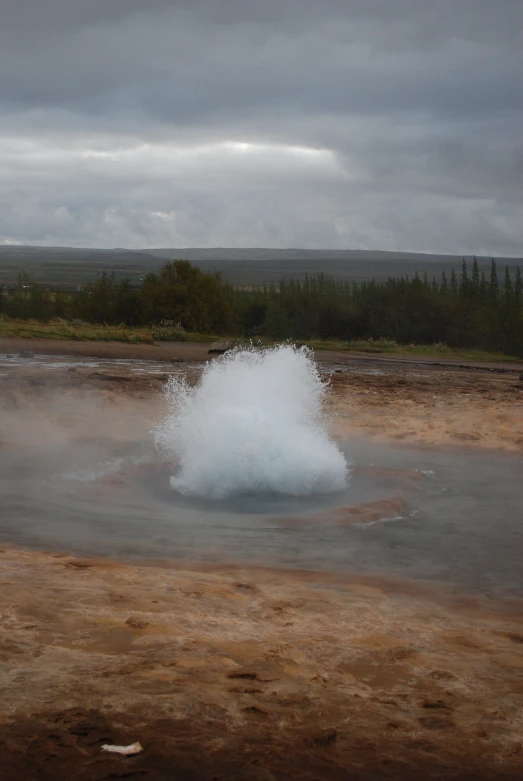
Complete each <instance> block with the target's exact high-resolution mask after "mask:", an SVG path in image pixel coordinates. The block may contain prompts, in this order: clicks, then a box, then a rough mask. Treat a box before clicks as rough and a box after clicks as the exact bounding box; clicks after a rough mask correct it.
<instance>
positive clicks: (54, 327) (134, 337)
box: [0, 319, 154, 344]
mask: <svg viewBox="0 0 523 781" xmlns="http://www.w3.org/2000/svg"><path fill="white" fill-rule="evenodd" d="M14 336H16V337H21V338H22V339H75V340H79V341H87V340H92V341H97V342H100V341H102V342H127V343H129V344H154V341H153V336H152V333H151V331H150V329H148V328H127V327H125V326H105V325H101V326H97V325H90V324H89V323H81V324H77V323H68V322H66V321H64V320H59V321H54V322H51V323H41V322H39V321H38V320H2V319H0V337H14Z"/></svg>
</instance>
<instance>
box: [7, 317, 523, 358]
mask: <svg viewBox="0 0 523 781" xmlns="http://www.w3.org/2000/svg"><path fill="white" fill-rule="evenodd" d="M155 335H156V333H155V329H153V330H151V329H149V328H127V327H126V326H123V325H121V326H108V325H92V324H91V323H85V322H82V321H77V320H73V321H67V320H53V321H52V322H49V323H41V322H39V321H38V320H9V319H5V318H1V317H0V337H2V336H4V337H9V336H17V337H22V338H24V339H74V340H78V341H82V340H85V341H86V340H92V341H99V342H126V343H128V344H154V338H155ZM223 340H230V341H232V342H234V343H235V344H242V345H243V344H249V343H250V340H249V339H246V338H241V337H235V336H224V335H223V334H222V335H219V334H200V333H189V332H185V333H184V334H183V337H182V338H181V339H179V341H183V342H193V343H209V342H215V341H223ZM255 341H256V342H261V343H262V344H263V345H265V346H270V345H273V344H276V342H275V341H273V340H271V339H267V338H265V337H260V338H256V340H255ZM296 344H299V345H303V344H306V345H307V346H308V347H311V348H312V349H313V350H335V351H339V352H354V353H358V352H359V353H365V354H368V355H372V354H374V355H377V356H378V355H391V356H397V357H402V356H404V357H409V356H412V357H418V358H429V359H435V360H438V359H439V360H443V361H445V360H457V361H480V362H481V361H485V362H487V361H488V362H491V363H494V362H507V363H508V362H511V361H521V358H517V357H516V356H514V355H504V354H503V353H496V352H487V351H486V350H479V349H474V348H454V347H448V346H447V345H445V344H441V343H438V344H408V345H405V344H397V343H396V342H394V341H389V340H385V339H374V340H373V339H368V340H363V339H360V340H352V341H349V342H343V341H339V340H325V341H324V340H319V339H313V340H310V341H307V342H303V341H299V342H296Z"/></svg>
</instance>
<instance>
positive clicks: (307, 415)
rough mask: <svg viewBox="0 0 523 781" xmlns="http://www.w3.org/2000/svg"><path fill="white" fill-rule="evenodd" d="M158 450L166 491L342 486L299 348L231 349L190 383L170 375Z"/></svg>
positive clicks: (339, 463) (319, 387)
mask: <svg viewBox="0 0 523 781" xmlns="http://www.w3.org/2000/svg"><path fill="white" fill-rule="evenodd" d="M166 393H167V399H168V402H169V406H170V414H169V415H168V416H167V418H166V419H165V420H164V421H163V422H162V423H161V424H160V425H159V426H158V427H157V428H156V430H155V439H156V443H157V445H158V447H160V448H161V450H162V451H163V452H164V453H165V454H166V455H167V456H168V457H169V458H170V459H171V460H172V462H173V464H174V465H175V466H176V467H177V472H176V475H175V476H174V477H172V478H171V485H172V487H173V488H174V489H176V490H177V491H179V492H180V493H182V494H185V495H188V496H198V497H203V498H210V499H221V498H224V497H226V496H231V495H233V494H239V493H255V492H260V491H271V492H278V493H284V494H292V495H294V496H300V495H301V496H304V495H308V494H315V493H327V492H330V491H338V490H342V489H343V488H345V486H346V483H347V478H348V467H347V462H346V460H345V457H344V455H343V453H342V452H341V451H340V450H339V448H338V447H337V445H336V444H335V443H334V442H333V441H332V440H331V439H330V438H329V435H328V433H327V427H326V423H327V422H326V419H325V415H324V410H323V402H324V396H325V384H324V383H323V382H322V380H321V378H320V376H319V374H318V370H317V368H316V366H315V363H314V360H313V357H312V354H311V352H310V351H309V350H308V349H306V348H301V349H298V348H295V347H291V346H280V347H275V348H273V349H267V350H262V349H258V348H254V347H253V348H250V349H248V350H233V351H231V352H229V353H227V354H226V355H224V356H223V357H221V358H219V359H218V360H215V361H213V362H212V363H210V364H208V365H207V366H206V368H205V370H204V372H203V376H202V379H201V382H200V384H199V385H198V386H197V387H191V386H189V385H188V384H187V383H186V381H185V379H179V378H176V377H172V378H171V379H170V380H169V383H168V385H167V389H166Z"/></svg>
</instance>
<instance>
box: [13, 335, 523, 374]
mask: <svg viewBox="0 0 523 781" xmlns="http://www.w3.org/2000/svg"><path fill="white" fill-rule="evenodd" d="M210 344H211V343H210V342H156V343H155V344H154V345H151V344H126V343H125V342H99V341H78V342H77V341H73V340H71V339H22V338H18V337H9V338H5V337H4V338H0V353H4V354H5V353H8V354H9V353H12V354H18V353H20V352H22V351H27V350H29V351H31V352H33V353H34V354H35V355H72V356H82V357H85V358H90V357H92V358H107V359H118V358H128V359H132V358H135V359H138V360H146V361H172V360H173V358H184V360H186V361H206V360H209V358H210V357H211V356H209V347H210ZM316 355H317V358H318V360H319V361H321V362H322V363H333V364H339V365H343V364H362V365H363V366H365V365H381V364H395V365H398V366H401V365H402V364H407V366H408V365H413V364H417V365H426V366H433V367H451V368H452V367H457V368H469V369H478V370H482V371H492V372H495V373H504V372H509V373H513V374H518V373H520V372H523V362H521V363H507V364H505V363H486V362H474V361H457V360H442V361H440V360H434V359H432V358H419V357H413V356H389V355H365V354H363V353H350V352H338V351H335V350H318V351H317V352H316Z"/></svg>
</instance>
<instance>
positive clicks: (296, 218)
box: [0, 0, 523, 255]
mask: <svg viewBox="0 0 523 781" xmlns="http://www.w3.org/2000/svg"><path fill="white" fill-rule="evenodd" d="M522 29H523V5H522V4H521V2H520V0H500V1H499V2H497V3H493V2H491V0H453V2H451V1H450V0H439V2H438V3H434V2H431V3H429V2H428V1H426V0H397V2H395V3H390V2H389V1H388V0H324V2H323V3H322V4H319V3H317V2H312V0H265V2H264V3H256V4H253V3H245V2H242V1H241V0H222V1H221V2H220V3H216V2H213V0H196V2H189V0H182V1H181V2H180V1H178V2H177V3H175V4H174V3H172V2H171V0H149V1H148V3H147V4H145V3H143V2H141V1H140V2H139V0H90V2H88V3H87V2H80V0H46V2H45V3H43V2H41V0H4V3H3V9H2V25H1V26H0V113H1V115H2V118H3V121H2V125H1V128H0V242H2V241H4V242H5V241H7V242H21V243H32V244H48V245H52V244H66V245H75V246H109V247H110V246H129V247H147V246H273V247H283V246H300V247H311V248H319V247H326V248H327V247H329V248H368V249H391V250H411V251H426V252H432V251H434V252H449V253H461V252H467V253H469V252H475V253H477V254H494V255H521V254H522V244H521V230H520V226H521V224H523V209H522V199H521V182H522V181H523V143H522V139H523V133H522V130H523V107H522V102H521V76H520V70H521V65H522V57H521V43H522V32H521V31H522Z"/></svg>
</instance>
